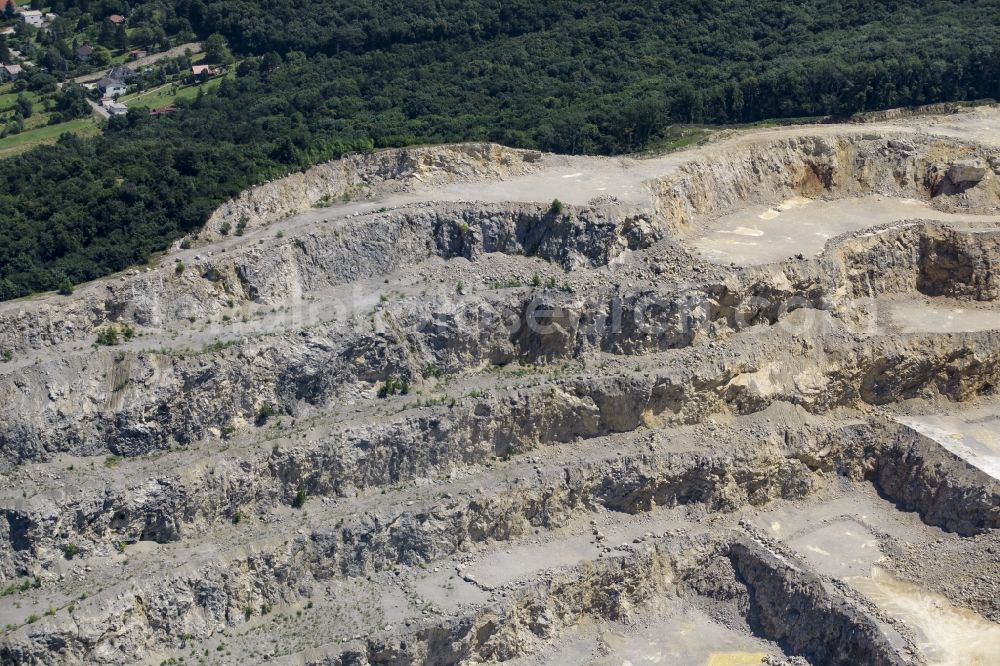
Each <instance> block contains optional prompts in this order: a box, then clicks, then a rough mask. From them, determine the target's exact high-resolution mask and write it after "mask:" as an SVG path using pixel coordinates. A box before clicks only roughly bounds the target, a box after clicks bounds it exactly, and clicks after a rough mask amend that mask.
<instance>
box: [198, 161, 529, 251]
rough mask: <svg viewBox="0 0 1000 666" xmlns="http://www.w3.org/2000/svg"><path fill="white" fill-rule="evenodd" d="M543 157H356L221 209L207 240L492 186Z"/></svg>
mask: <svg viewBox="0 0 1000 666" xmlns="http://www.w3.org/2000/svg"><path fill="white" fill-rule="evenodd" d="M540 158H541V155H540V154H539V153H537V152H533V151H522V150H514V149H511V148H505V147H503V146H499V145H497V144H455V145H448V146H428V147H414V148H400V149H391V150H380V151H376V152H372V153H357V154H351V155H348V156H346V157H344V158H343V159H339V160H334V161H331V162H326V163H324V164H320V165H318V166H315V167H312V168H310V169H309V170H307V171H305V172H302V173H295V174H292V175H290V176H287V177H285V178H279V179H277V180H274V181H271V182H269V183H266V184H264V185H259V186H257V187H253V188H250V189H249V190H246V191H244V192H242V193H240V195H239V196H238V197H236V198H235V199H233V200H231V201H227V202H226V203H224V204H223V205H222V206H220V207H219V208H218V209H217V210H216V211H215V212H214V213H213V214H212V216H211V217H210V218H209V220H208V223H207V224H206V226H205V230H204V232H203V233H204V234H205V235H207V236H208V237H210V238H217V237H218V235H219V228H220V227H221V226H222V225H223V224H226V223H228V224H229V225H230V227H231V228H233V229H235V228H236V226H237V225H238V224H239V223H240V221H243V222H244V223H245V224H246V225H247V228H248V229H252V228H254V227H258V226H262V225H264V224H267V223H269V222H274V221H275V220H280V219H282V218H285V217H288V216H289V215H293V214H295V213H300V212H304V211H307V210H309V209H310V208H312V207H314V206H316V205H318V204H321V203H322V202H323V201H324V198H325V200H326V201H329V202H333V201H338V200H340V199H342V198H345V197H346V198H348V199H351V198H364V197H369V196H375V195H379V194H386V193H389V192H399V191H406V190H408V189H411V188H414V187H420V186H430V185H444V184H448V183H452V182H466V181H470V180H476V181H481V180H490V179H496V178H506V177H510V176H516V175H520V174H524V173H528V172H530V171H531V169H532V167H533V165H534V164H535V163H537V162H538V161H539V159H540Z"/></svg>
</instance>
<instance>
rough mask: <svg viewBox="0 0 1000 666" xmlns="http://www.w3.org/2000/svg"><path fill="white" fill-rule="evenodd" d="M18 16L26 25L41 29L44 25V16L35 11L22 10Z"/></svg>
mask: <svg viewBox="0 0 1000 666" xmlns="http://www.w3.org/2000/svg"><path fill="white" fill-rule="evenodd" d="M20 14H21V20H22V21H24V22H25V23H27V24H28V25H33V26H35V27H36V28H41V27H42V26H43V25H45V15H44V14H42V13H41V12H40V11H38V10H37V9H22V10H21V12H20Z"/></svg>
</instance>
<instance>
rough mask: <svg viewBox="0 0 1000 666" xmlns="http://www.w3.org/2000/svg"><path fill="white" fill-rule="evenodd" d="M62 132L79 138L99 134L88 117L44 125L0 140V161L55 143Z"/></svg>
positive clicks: (94, 123) (92, 119) (92, 120)
mask: <svg viewBox="0 0 1000 666" xmlns="http://www.w3.org/2000/svg"><path fill="white" fill-rule="evenodd" d="M29 120H30V119H29ZM63 132H72V133H73V134H77V135H79V136H94V135H96V134H99V133H100V129H99V128H98V126H97V123H96V122H95V120H94V118H91V117H88V118H77V119H76V120H70V121H69V122H65V123H59V124H58V125H45V126H43V127H38V128H36V129H31V130H25V131H23V132H21V133H20V134H12V135H11V136H7V137H4V138H3V139H0V159H2V158H4V157H11V156H13V155H17V154H18V153H23V152H24V151H26V150H30V149H32V148H34V147H35V146H40V145H43V144H46V143H55V142H56V140H58V139H59V135H60V134H62V133H63Z"/></svg>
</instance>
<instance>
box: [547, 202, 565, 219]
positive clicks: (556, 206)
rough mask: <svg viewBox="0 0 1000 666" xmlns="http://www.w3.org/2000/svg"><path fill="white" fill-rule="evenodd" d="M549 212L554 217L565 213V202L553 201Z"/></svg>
mask: <svg viewBox="0 0 1000 666" xmlns="http://www.w3.org/2000/svg"><path fill="white" fill-rule="evenodd" d="M549 212H550V213H552V214H553V215H560V214H562V212H563V202H562V201H559V199H553V200H552V205H551V206H549Z"/></svg>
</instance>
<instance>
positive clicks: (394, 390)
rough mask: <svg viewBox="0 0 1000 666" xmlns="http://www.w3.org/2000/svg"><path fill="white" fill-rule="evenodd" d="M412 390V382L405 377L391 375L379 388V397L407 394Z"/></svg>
mask: <svg viewBox="0 0 1000 666" xmlns="http://www.w3.org/2000/svg"><path fill="white" fill-rule="evenodd" d="M409 392H410V383H409V382H408V381H406V380H405V379H396V378H395V377H389V378H388V379H387V380H385V383H384V384H382V386H381V387H380V388H379V390H378V397H380V398H387V397H389V396H390V395H406V394H408V393H409Z"/></svg>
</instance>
